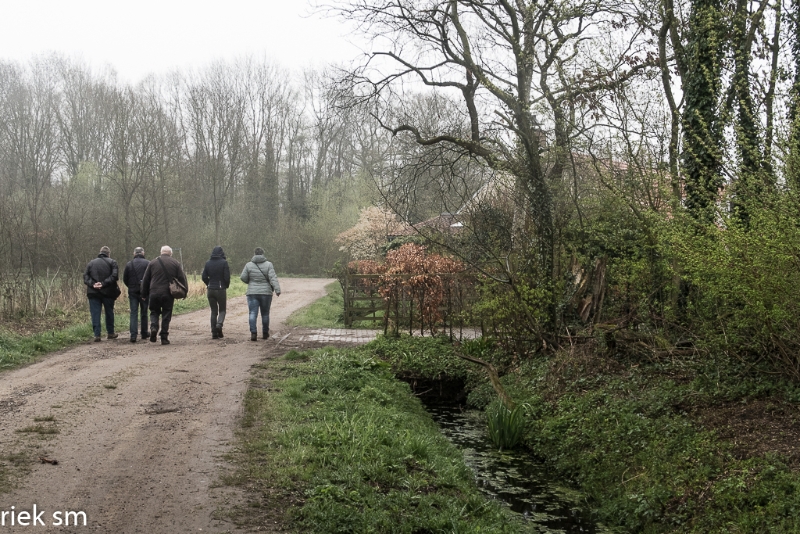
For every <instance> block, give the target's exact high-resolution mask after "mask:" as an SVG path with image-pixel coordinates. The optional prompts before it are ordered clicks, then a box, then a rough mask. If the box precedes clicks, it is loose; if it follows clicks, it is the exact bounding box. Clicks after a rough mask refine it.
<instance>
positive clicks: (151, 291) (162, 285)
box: [141, 254, 189, 299]
mask: <svg viewBox="0 0 800 534" xmlns="http://www.w3.org/2000/svg"><path fill="white" fill-rule="evenodd" d="M159 258H160V259H161V261H158V260H159ZM162 262H163V263H164V269H162V268H161V263H162ZM165 270H166V272H165ZM173 278H177V279H178V280H180V282H181V283H182V284H183V285H184V287H189V284H188V282H187V281H186V274H184V272H183V267H181V264H180V262H178V260H176V259H175V258H173V257H172V256H170V255H168V254H162V255H161V256H159V257H158V258H156V259H154V260H153V261H151V262H150V265H148V266H147V270H146V271H145V273H144V278H143V279H142V289H141V296H142V298H143V299H147V298H150V297H155V296H157V297H169V298H172V295H171V294H170V292H169V283H170V282H171V281H172V279H173Z"/></svg>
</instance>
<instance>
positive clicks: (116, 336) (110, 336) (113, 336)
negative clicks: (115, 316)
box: [108, 332, 119, 339]
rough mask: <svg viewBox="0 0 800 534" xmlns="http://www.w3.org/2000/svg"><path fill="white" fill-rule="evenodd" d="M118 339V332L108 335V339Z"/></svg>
mask: <svg viewBox="0 0 800 534" xmlns="http://www.w3.org/2000/svg"><path fill="white" fill-rule="evenodd" d="M118 337H119V334H117V333H116V332H114V333H113V334H108V339H117V338H118Z"/></svg>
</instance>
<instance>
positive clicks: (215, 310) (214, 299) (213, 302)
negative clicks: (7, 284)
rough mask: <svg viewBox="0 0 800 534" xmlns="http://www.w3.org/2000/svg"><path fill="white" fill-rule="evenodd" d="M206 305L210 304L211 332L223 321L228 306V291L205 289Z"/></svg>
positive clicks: (220, 325)
mask: <svg viewBox="0 0 800 534" xmlns="http://www.w3.org/2000/svg"><path fill="white" fill-rule="evenodd" d="M206 295H207V296H208V305H209V306H211V332H214V331H215V330H216V328H217V326H219V327H220V328H222V325H223V324H224V323H225V310H226V308H227V306H228V291H227V290H226V289H209V290H208V291H206Z"/></svg>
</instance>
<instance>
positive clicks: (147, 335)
mask: <svg viewBox="0 0 800 534" xmlns="http://www.w3.org/2000/svg"><path fill="white" fill-rule="evenodd" d="M148 337H150V332H148V331H147V330H142V339H147V338H148Z"/></svg>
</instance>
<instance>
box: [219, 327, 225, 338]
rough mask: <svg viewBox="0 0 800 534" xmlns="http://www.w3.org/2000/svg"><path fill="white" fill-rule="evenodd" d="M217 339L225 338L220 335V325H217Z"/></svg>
mask: <svg viewBox="0 0 800 534" xmlns="http://www.w3.org/2000/svg"><path fill="white" fill-rule="evenodd" d="M217 337H219V338H220V339H222V338H223V337H225V336H223V335H222V325H221V324H218V325H217Z"/></svg>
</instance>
